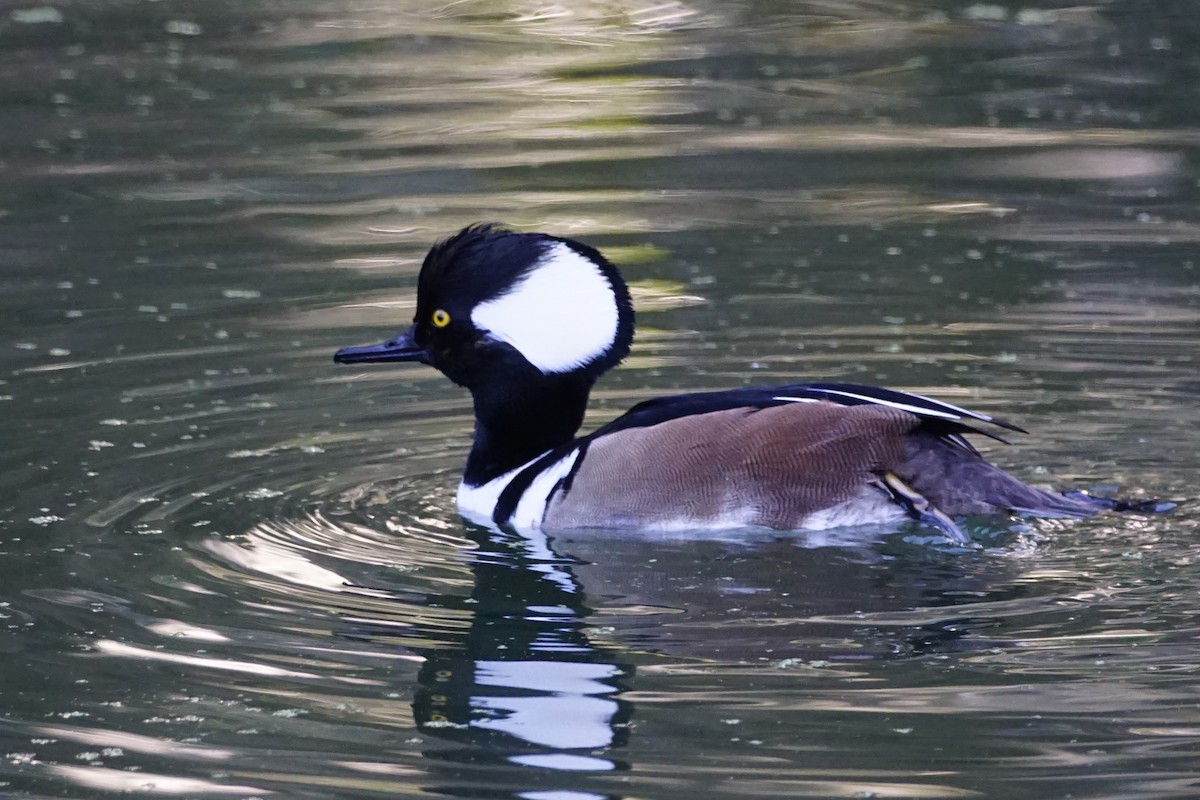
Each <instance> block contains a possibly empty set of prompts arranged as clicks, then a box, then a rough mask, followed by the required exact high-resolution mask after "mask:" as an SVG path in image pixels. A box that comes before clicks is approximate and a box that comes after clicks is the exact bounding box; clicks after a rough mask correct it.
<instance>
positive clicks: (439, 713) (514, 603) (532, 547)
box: [413, 530, 632, 771]
mask: <svg viewBox="0 0 1200 800" xmlns="http://www.w3.org/2000/svg"><path fill="white" fill-rule="evenodd" d="M477 540H478V544H479V550H478V551H477V553H476V558H475V564H474V572H475V578H476V580H475V586H474V591H473V592H472V593H471V596H470V597H469V598H466V599H463V598H455V599H453V600H451V599H446V600H444V601H441V602H454V603H457V604H462V605H463V606H464V607H465V608H470V609H471V611H472V617H471V620H472V621H471V624H470V628H469V630H468V631H467V633H466V635H465V637H464V638H463V639H462V646H461V648H456V649H454V650H431V651H428V652H426V653H423V655H424V656H425V658H426V661H425V664H424V665H423V667H422V668H421V670H420V673H419V675H418V683H419V688H418V690H417V692H416V695H415V698H414V701H413V711H414V717H415V719H416V721H417V725H418V727H419V728H420V729H421V730H422V731H424V732H426V733H429V734H432V735H436V736H438V737H439V738H443V739H446V738H448V739H459V740H469V741H470V742H471V743H472V744H473V745H475V746H476V747H478V746H479V745H480V744H484V743H486V744H487V746H488V750H490V751H491V753H492V754H493V755H495V756H497V757H500V758H503V759H506V760H507V761H509V762H511V763H513V764H521V765H524V766H535V767H542V768H546V769H553V770H568V771H579V770H584V771H609V770H613V769H616V768H617V767H618V766H619V764H618V762H616V761H614V760H612V758H611V755H610V754H608V753H607V751H608V750H609V749H610V748H612V747H614V746H618V745H620V744H621V743H622V741H623V738H624V732H625V728H626V723H627V722H628V720H629V716H630V706H629V704H628V703H627V702H624V701H622V700H620V699H619V693H620V692H621V691H622V689H623V688H624V686H623V684H624V681H625V680H626V679H627V678H628V677H629V676H630V675H631V673H632V667H631V666H630V665H628V664H624V663H621V662H620V660H619V658H618V656H619V655H620V654H619V653H618V652H617V651H616V650H614V649H612V648H606V647H602V646H597V645H595V644H593V643H592V642H590V641H589V639H588V635H587V630H586V626H587V623H586V620H587V618H588V617H589V616H590V615H591V613H592V612H591V609H590V608H588V607H587V606H586V605H585V598H584V593H583V591H582V588H581V587H580V585H579V583H578V581H577V580H576V578H575V576H574V574H573V573H572V569H571V564H570V562H568V561H566V560H564V559H562V558H560V557H558V556H556V555H555V554H554V553H553V552H552V551H551V550H550V548H549V544H548V542H547V540H546V538H545V536H544V535H542V534H540V533H539V534H525V535H520V536H518V535H516V534H509V533H506V532H502V531H483V530H480V531H478V532H477ZM434 602H438V601H436V600H435V601H434ZM597 751H600V752H601V753H602V754H603V755H597ZM475 757H478V753H476V754H475Z"/></svg>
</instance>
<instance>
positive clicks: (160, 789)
mask: <svg viewBox="0 0 1200 800" xmlns="http://www.w3.org/2000/svg"><path fill="white" fill-rule="evenodd" d="M47 771H48V772H49V773H51V774H52V775H57V776H58V777H60V778H63V779H64V780H66V781H67V782H68V783H71V784H74V785H75V786H80V787H83V788H85V789H95V790H98V791H103V792H130V793H137V794H165V795H189V794H215V795H229V794H236V795H256V794H260V795H271V794H274V792H272V791H271V790H269V789H264V788H260V787H258V786H241V785H238V784H232V783H222V782H220V781H204V780H199V779H197V778H179V777H175V776H172V775H155V774H153V773H149V772H125V771H122V770H116V769H108V768H106V767H71V766H66V765H57V766H52V767H47Z"/></svg>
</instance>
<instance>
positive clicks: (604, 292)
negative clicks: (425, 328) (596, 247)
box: [471, 242, 618, 373]
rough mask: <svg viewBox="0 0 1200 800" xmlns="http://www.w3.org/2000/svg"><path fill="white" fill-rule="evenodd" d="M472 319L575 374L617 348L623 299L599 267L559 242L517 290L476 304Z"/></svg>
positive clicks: (537, 362)
mask: <svg viewBox="0 0 1200 800" xmlns="http://www.w3.org/2000/svg"><path fill="white" fill-rule="evenodd" d="M471 321H472V322H474V323H475V326H476V327H477V328H480V329H482V330H486V331H488V332H489V333H490V334H491V335H492V336H493V337H494V338H496V339H498V340H500V341H502V342H507V343H508V344H510V345H512V346H513V347H514V348H516V350H517V351H518V352H519V353H520V354H521V355H523V356H524V357H525V359H526V360H527V361H529V363H530V364H533V365H534V366H535V367H537V368H538V369H540V370H541V371H542V372H544V373H551V372H570V371H571V370H573V369H575V368H577V367H581V366H583V365H584V364H586V363H588V362H589V361H592V360H593V359H595V358H598V357H599V356H601V355H603V354H604V353H605V352H606V351H607V350H608V349H609V348H610V347H612V344H613V341H614V340H615V339H616V338H617V323H618V312H617V300H616V296H615V295H614V294H613V289H612V286H610V285H609V282H608V279H607V278H605V277H604V273H603V272H601V271H600V267H599V265H597V264H595V263H593V262H592V261H591V260H590V259H588V258H585V257H584V256H582V255H580V254H579V253H577V252H575V251H574V250H572V249H571V248H570V247H568V246H567V245H565V244H562V243H561V242H556V243H554V244H553V245H552V246H551V247H550V248H549V250H547V252H546V255H545V256H543V257H542V260H541V261H539V262H538V263H537V264H535V265H534V267H533V269H531V270H530V271H529V273H528V274H526V275H525V277H524V278H522V279H521V280H520V281H518V282H517V283H516V285H514V286H513V287H512V288H511V289H509V290H508V291H507V292H505V293H504V294H502V295H500V296H499V297H497V298H495V299H494V300H488V301H486V302H483V303H480V304H479V305H477V306H475V308H474V310H473V311H471Z"/></svg>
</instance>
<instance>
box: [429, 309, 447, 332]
mask: <svg viewBox="0 0 1200 800" xmlns="http://www.w3.org/2000/svg"><path fill="white" fill-rule="evenodd" d="M432 321H433V327H435V328H444V327H446V326H447V325H449V324H450V315H449V314H447V313H446V311H445V309H441V308H439V309H438V310H437V311H435V312H433V318H432Z"/></svg>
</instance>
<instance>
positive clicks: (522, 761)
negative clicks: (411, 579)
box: [355, 528, 995, 800]
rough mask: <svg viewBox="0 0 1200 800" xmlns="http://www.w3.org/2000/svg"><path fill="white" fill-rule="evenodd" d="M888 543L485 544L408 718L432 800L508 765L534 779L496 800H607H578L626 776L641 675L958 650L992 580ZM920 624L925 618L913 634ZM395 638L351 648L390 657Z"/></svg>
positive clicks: (498, 540) (507, 536) (492, 537)
mask: <svg viewBox="0 0 1200 800" xmlns="http://www.w3.org/2000/svg"><path fill="white" fill-rule="evenodd" d="M894 533H895V531H890V532H889V531H876V532H874V533H866V534H864V533H863V532H862V531H859V532H857V536H858V537H859V538H857V539H856V538H855V537H853V536H852V537H850V538H848V539H847V540H846V541H840V540H825V539H821V540H819V541H816V540H813V539H812V537H805V536H801V535H784V534H779V533H776V532H761V533H758V534H753V533H752V534H747V533H746V532H738V535H737V536H736V537H734V536H731V537H729V538H720V537H714V536H709V537H707V538H694V537H687V536H679V537H674V538H653V537H648V536H645V535H641V536H635V535H624V536H622V535H617V534H613V533H611V532H587V531H583V532H578V533H572V534H569V535H564V536H560V537H557V538H554V539H551V538H550V537H547V536H546V535H545V534H542V533H540V532H533V533H530V532H522V533H520V534H517V533H512V532H503V531H495V530H485V529H482V528H477V529H473V536H474V538H475V539H476V543H477V545H478V549H477V550H476V551H474V553H473V554H472V556H471V569H472V572H473V577H474V583H473V588H472V591H471V593H470V595H469V596H463V595H461V594H458V595H451V594H447V595H436V596H427V597H426V598H425V604H426V606H427V607H435V608H440V609H443V610H445V611H450V612H453V613H454V614H455V615H456V618H465V619H468V620H469V623H468V625H467V627H466V629H465V630H464V631H462V632H460V633H459V635H458V636H456V637H454V638H453V639H452V640H448V639H447V638H446V637H445V636H444V635H439V634H437V633H431V635H430V636H428V641H429V642H430V645H429V646H428V647H424V648H419V649H420V653H421V655H422V656H423V657H424V659H425V662H424V664H423V666H422V668H421V669H420V671H419V674H418V687H417V689H416V691H415V694H414V699H413V711H414V718H415V720H416V724H417V726H418V727H419V729H420V730H421V731H422V732H423V733H425V734H428V735H429V736H430V737H432V738H433V739H434V744H432V745H429V746H427V749H426V752H425V755H426V757H427V758H428V759H430V760H431V762H434V764H436V765H438V766H434V767H433V768H432V769H433V771H434V772H435V773H438V774H440V778H439V789H438V791H439V792H442V793H449V794H458V793H469V792H468V789H467V784H469V783H470V782H471V778H470V774H471V773H472V771H473V768H474V767H476V766H480V765H484V764H492V765H495V764H496V763H497V762H504V763H507V764H508V765H509V766H517V765H519V766H521V767H534V768H538V771H537V773H532V774H531V773H529V772H527V771H525V770H521V771H519V772H517V773H508V775H509V776H510V777H511V780H512V785H510V786H508V787H503V788H502V787H496V791H495V794H496V796H505V797H514V796H516V797H524V798H535V797H536V798H561V799H564V800H569V799H570V798H575V800H580V798H596V797H602V796H607V795H597V794H590V793H584V792H580V791H579V789H578V787H579V780H580V778H581V774H587V773H591V774H593V775H597V774H601V773H608V772H611V771H614V770H621V769H627V768H629V766H630V765H629V764H628V763H626V762H624V761H622V760H621V759H620V758H619V757H618V753H619V752H620V751H621V748H622V747H623V745H624V744H625V743H626V737H627V734H628V730H629V726H630V721H631V718H632V714H633V706H632V704H631V703H630V702H629V701H628V700H627V699H625V693H626V692H628V691H629V690H630V689H631V688H632V686H631V684H632V682H633V678H634V675H635V672H634V663H635V662H636V663H638V664H643V665H644V664H646V663H647V659H649V660H651V661H657V660H659V659H662V660H664V661H665V662H667V663H675V664H677V663H679V662H680V661H687V662H690V663H691V664H693V665H695V666H696V667H700V666H701V665H702V664H703V663H705V662H716V663H717V664H718V665H720V664H730V663H739V664H745V665H751V666H761V667H765V668H771V667H773V666H777V665H783V664H791V663H794V662H803V663H806V664H809V665H816V664H829V665H838V664H842V665H846V664H853V663H854V662H861V661H863V660H871V659H881V658H895V657H908V656H913V655H920V654H921V653H925V652H929V651H930V650H940V651H946V650H951V649H956V648H958V647H960V646H962V645H961V642H960V638H961V636H962V632H963V625H962V622H963V620H961V619H960V618H959V617H958V616H957V615H956V614H955V613H954V611H953V606H954V605H955V603H956V601H955V599H954V598H956V597H962V596H972V595H975V594H976V593H977V592H978V591H980V590H983V589H984V587H985V586H986V585H987V584H988V583H989V582H990V579H994V578H995V575H994V574H992V575H988V574H983V573H977V572H975V571H974V570H972V569H964V565H963V564H962V562H961V559H959V558H958V555H957V554H952V553H946V554H943V555H944V556H945V557H944V558H939V557H938V554H936V553H933V552H930V551H928V550H925V549H924V548H925V545H924V544H916V545H912V549H913V550H921V551H922V555H921V556H920V557H916V558H910V557H907V556H906V554H905V553H904V552H899V553H897V552H896V548H897V547H899V548H900V550H903V549H904V548H905V545H904V544H903V542H900V543H899V544H897V541H898V540H897V538H896V537H895V536H891V535H889V534H894ZM565 553H570V554H571V556H572V557H567V556H566V555H563V554H565ZM575 556H577V557H578V558H574V557H575ZM994 566H995V565H993V568H994ZM585 586H586V588H587V591H586V592H585V590H584V587H585ZM921 608H924V609H928V610H929V613H928V614H925V615H923V616H921V617H919V618H915V619H914V618H911V617H908V616H906V615H908V614H911V613H912V611H913V609H921ZM892 617H895V620H894V621H893V620H892ZM394 630H395V629H394V628H392V627H382V626H381V627H380V628H379V629H378V630H376V631H372V630H371V629H370V627H369V625H368V627H366V628H362V627H359V628H357V629H356V631H355V633H356V634H357V635H364V634H365V635H366V636H368V637H370V638H376V637H378V638H379V639H381V640H386V639H388V638H389V637H390V636H391V635H392V634H393V633H394ZM416 633H417V634H418V635H417V636H415V637H414V636H409V637H406V640H407V642H408V643H409V645H410V646H411V645H412V643H413V642H416V641H420V640H421V638H422V636H421V634H420V632H419V631H417V632H416ZM439 633H440V634H444V629H440V631H439ZM781 668H786V667H781ZM446 742H454V743H457V744H460V745H463V746H462V747H451V748H447V747H446V746H445V743H446ZM442 773H444V774H442ZM531 775H534V777H531ZM555 775H558V777H555ZM531 783H532V784H533V785H535V786H536V787H537V789H536V790H534V789H532V788H531ZM556 784H561V786H558V785H556ZM455 787H458V788H455ZM475 789H478V787H475V788H474V789H472V791H474V790H475Z"/></svg>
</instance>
